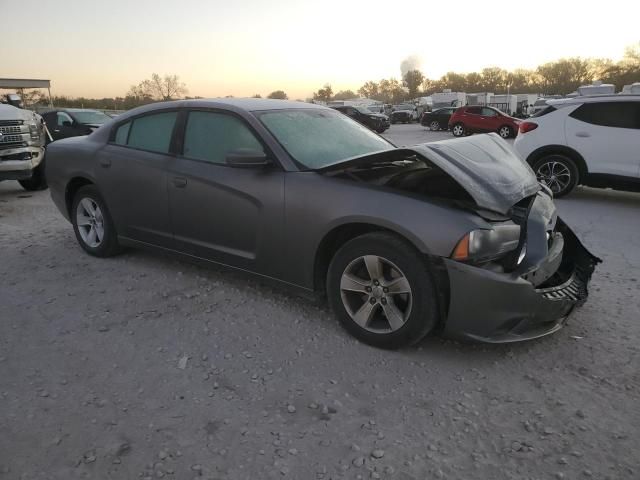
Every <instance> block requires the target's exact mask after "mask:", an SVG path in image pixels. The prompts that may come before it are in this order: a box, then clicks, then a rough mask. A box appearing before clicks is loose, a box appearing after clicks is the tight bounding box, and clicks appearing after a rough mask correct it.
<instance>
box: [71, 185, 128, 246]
mask: <svg viewBox="0 0 640 480" xmlns="http://www.w3.org/2000/svg"><path fill="white" fill-rule="evenodd" d="M84 198H89V199H91V200H93V201H94V202H96V203H97V204H98V206H99V207H100V211H101V212H102V218H103V226H104V237H103V240H102V243H100V245H98V246H97V247H91V246H89V245H87V244H86V243H85V242H84V240H83V239H82V236H81V235H80V231H79V229H78V224H77V220H76V211H77V208H78V204H79V203H80V201H81V200H82V199H84ZM70 213H71V223H72V224H73V232H74V233H75V235H76V240H77V241H78V243H79V244H80V246H81V247H82V249H83V250H84V251H85V252H87V253H89V254H90V255H93V256H96V257H110V256H112V255H115V254H116V253H118V250H119V246H118V235H117V233H116V229H115V226H114V223H113V220H112V219H111V214H110V213H109V209H108V208H107V205H106V203H105V201H104V200H103V198H102V195H100V192H99V191H98V189H97V188H96V187H95V186H93V185H86V186H84V187H81V188H80V189H78V191H77V192H76V194H75V196H74V197H73V203H72V206H71V212H70Z"/></svg>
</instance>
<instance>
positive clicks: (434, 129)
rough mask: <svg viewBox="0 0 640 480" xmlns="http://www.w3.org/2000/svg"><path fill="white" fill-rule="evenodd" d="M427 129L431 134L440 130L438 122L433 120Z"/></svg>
mask: <svg viewBox="0 0 640 480" xmlns="http://www.w3.org/2000/svg"><path fill="white" fill-rule="evenodd" d="M429 129H430V130H431V131H432V132H437V131H438V130H440V122H439V121H437V120H433V121H432V122H431V123H430V124H429Z"/></svg>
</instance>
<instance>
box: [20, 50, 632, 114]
mask: <svg viewBox="0 0 640 480" xmlns="http://www.w3.org/2000/svg"><path fill="white" fill-rule="evenodd" d="M594 80H601V81H602V82H604V83H612V84H614V85H615V86H616V91H620V90H621V89H622V87H623V86H624V85H628V84H631V83H633V82H637V81H640V42H639V43H637V44H635V45H632V46H630V47H628V48H627V49H626V50H625V53H624V56H623V58H622V60H620V61H618V62H614V61H612V60H610V59H607V58H580V57H572V58H563V59H560V60H556V61H553V62H548V63H545V64H543V65H540V66H538V67H537V68H535V69H516V70H511V71H509V70H505V69H503V68H499V67H487V68H483V69H482V70H481V71H480V72H471V73H457V72H448V73H446V74H445V75H443V76H442V77H440V78H439V79H437V80H433V79H430V78H427V77H425V76H424V74H423V73H422V72H420V71H419V70H409V71H408V72H406V73H405V74H404V75H403V77H402V79H401V80H398V79H396V78H388V79H382V80H380V81H378V82H375V81H368V82H365V83H364V85H362V86H361V87H360V88H359V89H358V90H357V91H356V92H354V91H353V90H349V89H348V90H341V91H338V92H335V93H334V91H333V89H332V87H331V85H330V84H325V85H324V86H323V87H322V88H319V89H318V90H317V91H315V92H313V95H312V98H310V99H308V100H314V101H322V102H327V101H331V100H347V99H350V98H355V97H358V96H362V97H366V98H371V99H374V100H379V101H382V102H384V103H401V102H403V101H407V100H410V99H413V98H416V97H419V96H427V95H431V94H433V93H435V92H441V91H442V90H444V89H446V88H449V89H451V90H452V91H454V92H455V91H457V92H493V93H506V92H507V91H511V92H513V93H536V94H541V95H566V94H568V93H571V92H573V91H575V90H576V89H577V88H578V87H579V86H581V85H586V84H590V83H591V82H593V81H594ZM187 93H188V90H187V87H186V85H185V84H184V83H183V82H182V81H181V80H180V78H179V77H178V76H177V75H164V76H160V75H158V74H156V73H154V74H153V75H151V78H149V79H147V80H143V81H142V82H140V83H139V84H137V85H133V86H131V88H130V89H129V91H128V92H127V94H126V95H125V96H124V97H111V98H85V97H76V98H72V97H67V96H54V97H53V103H54V105H56V106H57V107H63V108H64V107H84V108H96V109H104V110H128V109H131V108H134V107H138V106H140V105H146V104H148V103H153V102H157V101H163V100H175V99H180V98H185V99H190V98H202V97H189V96H186V94H187ZM24 96H25V103H26V104H27V105H38V104H40V105H47V104H48V98H46V97H45V96H44V95H43V94H41V93H40V92H38V91H31V92H24ZM253 97H254V98H262V97H261V95H260V94H254V95H253ZM267 98H275V99H288V96H287V94H286V92H284V91H283V90H275V91H273V92H271V93H270V94H268V95H267Z"/></svg>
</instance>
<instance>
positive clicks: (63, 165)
mask: <svg viewBox="0 0 640 480" xmlns="http://www.w3.org/2000/svg"><path fill="white" fill-rule="evenodd" d="M92 137H93V136H88V137H73V138H66V139H63V140H57V141H55V142H53V143H50V144H49V145H48V146H47V153H46V167H45V175H46V178H47V183H48V184H49V191H50V194H51V199H52V200H53V202H54V203H55V204H56V206H57V207H58V210H60V213H62V215H64V217H65V218H66V219H67V220H69V212H68V210H67V206H66V201H65V193H66V189H67V186H68V185H69V182H70V181H71V180H72V179H74V178H76V177H82V178H86V179H87V180H89V181H91V182H92V183H96V175H95V173H96V172H95V162H94V161H93V158H94V156H95V154H96V152H97V151H98V149H99V148H100V147H101V146H102V143H101V142H98V141H96V140H95V139H94V138H92Z"/></svg>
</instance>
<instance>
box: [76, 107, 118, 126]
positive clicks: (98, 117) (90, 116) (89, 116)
mask: <svg viewBox="0 0 640 480" xmlns="http://www.w3.org/2000/svg"><path fill="white" fill-rule="evenodd" d="M72 115H73V118H75V119H76V122H78V123H83V124H95V125H102V124H103V123H105V122H108V121H109V120H111V117H110V116H109V115H106V114H104V113H102V112H98V111H91V110H87V111H84V112H72Z"/></svg>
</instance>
